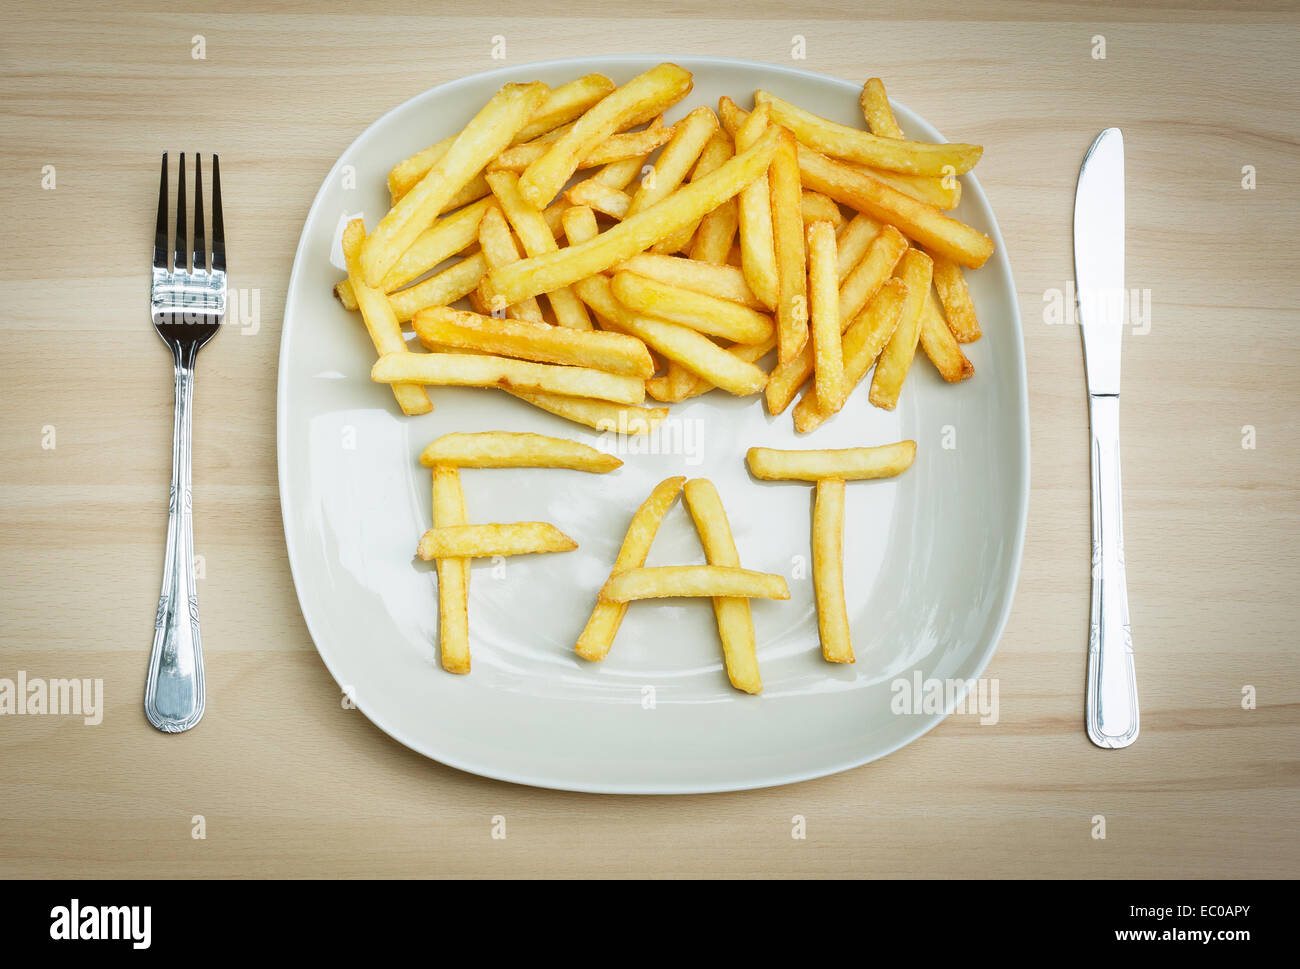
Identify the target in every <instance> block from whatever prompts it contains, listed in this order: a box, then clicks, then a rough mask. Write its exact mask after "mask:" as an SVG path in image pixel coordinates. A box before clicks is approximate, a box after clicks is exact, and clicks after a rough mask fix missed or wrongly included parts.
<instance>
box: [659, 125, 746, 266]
mask: <svg viewBox="0 0 1300 969" xmlns="http://www.w3.org/2000/svg"><path fill="white" fill-rule="evenodd" d="M735 153H736V151H735V146H734V145H733V143H732V141H731V138H730V136H728V135H727V134H726V133H725V132H722V131H717V132H714V134H713V139H712V140H711V141H710V142H709V144H708V145H707V146H706V147H705V149H704V152H703V153H702V154H701V155H700V160H699V162H697V163H696V165H695V171H694V172H693V173H692V175H691V180H692V181H694V180H696V179H699V178H703V177H704V176H705V175H707V174H709V173H710V172H712V171H713V170H714V169H715V168H720V167H722V165H723V164H724V163H725V162H726V161H728V160H729V159H730V158H732V157H733V156H734V155H735ZM739 205H740V203H739V201H738V200H737V199H735V198H729V199H727V200H726V201H725V202H723V203H722V204H721V205H719V206H718V207H717V208H715V209H714V210H713V211H712V212H708V213H706V214H705V215H704V217H703V218H702V219H700V222H699V227H698V228H697V229H696V230H695V232H694V236H695V239H694V241H693V242H692V243H691V253H690V254H691V258H692V259H695V260H699V261H700V262H706V263H712V264H714V265H718V266H721V265H725V264H726V262H727V256H728V255H729V254H730V252H731V244H732V242H734V241H735V238H736V230H737V228H739V226H740V209H739ZM674 251H676V250H674Z"/></svg>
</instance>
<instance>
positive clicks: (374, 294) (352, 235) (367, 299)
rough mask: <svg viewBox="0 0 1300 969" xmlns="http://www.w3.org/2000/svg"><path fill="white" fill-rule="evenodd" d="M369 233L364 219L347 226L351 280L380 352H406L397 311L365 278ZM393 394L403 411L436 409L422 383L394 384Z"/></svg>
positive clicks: (345, 252)
mask: <svg viewBox="0 0 1300 969" xmlns="http://www.w3.org/2000/svg"><path fill="white" fill-rule="evenodd" d="M365 235H366V226H365V223H364V222H362V221H361V220H360V219H353V220H352V221H351V222H349V223H348V224H347V227H346V228H345V229H344V230H343V256H344V259H345V260H346V261H347V265H348V282H349V284H350V286H351V289H352V293H353V295H354V297H355V298H356V301H357V306H358V308H359V309H360V310H361V318H362V319H363V320H364V321H365V324H366V331H367V332H368V333H369V334H370V342H371V343H373V344H374V345H375V350H376V352H378V353H380V354H385V353H394V354H396V353H406V340H405V339H404V338H403V337H402V325H401V324H400V323H399V322H398V321H397V317H396V316H395V315H394V314H393V308H392V306H391V305H389V302H388V298H387V297H386V296H384V294H383V293H382V292H381V291H380V290H378V289H373V288H371V287H370V286H367V285H366V284H365V282H364V281H363V280H362V278H361V262H360V258H361V246H362V241H363V240H364V239H365ZM393 396H394V397H396V398H397V403H398V405H399V406H400V407H401V408H402V413H403V414H407V415H411V414H427V413H429V411H431V410H433V404H432V403H430V402H429V395H428V394H427V393H425V390H424V388H423V387H421V386H419V385H418V384H409V383H404V384H393Z"/></svg>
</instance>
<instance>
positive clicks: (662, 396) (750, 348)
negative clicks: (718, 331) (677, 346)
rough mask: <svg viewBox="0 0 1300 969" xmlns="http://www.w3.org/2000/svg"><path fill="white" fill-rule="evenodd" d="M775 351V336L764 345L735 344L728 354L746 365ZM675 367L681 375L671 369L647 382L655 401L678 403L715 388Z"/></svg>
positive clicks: (648, 389)
mask: <svg viewBox="0 0 1300 969" xmlns="http://www.w3.org/2000/svg"><path fill="white" fill-rule="evenodd" d="M775 349H776V335H775V334H773V335H772V336H770V337H768V338H767V339H766V340H764V341H763V342H762V343H733V344H732V345H731V346H729V347H727V352H728V353H730V354H731V355H732V356H733V357H736V358H737V359H739V360H742V361H744V362H746V363H754V364H756V363H758V361H760V360H762V359H763V358H764V357H765V356H767V355H768V354H769V353H771V352H772V351H773V350H775ZM673 366H675V367H677V368H679V371H680V373H678V372H675V371H673V369H672V368H671V367H670V368H669V372H668V373H667V374H666V375H665V376H663V377H652V378H651V379H649V380H647V381H646V382H645V390H646V393H647V394H649V395H650V396H651V397H653V398H654V399H655V400H659V401H663V402H664V403H677V402H679V401H683V400H687V399H689V398H691V397H698V396H700V394H707V393H708V392H709V391H710V390H712V389H713V388H714V385H713V384H711V383H710V382H709V381H707V380H705V379H704V378H703V377H700V376H697V375H696V374H694V373H692V372H691V371H689V370H687V369H686V368H685V367H682V366H681V364H673ZM770 379H771V378H769V380H770Z"/></svg>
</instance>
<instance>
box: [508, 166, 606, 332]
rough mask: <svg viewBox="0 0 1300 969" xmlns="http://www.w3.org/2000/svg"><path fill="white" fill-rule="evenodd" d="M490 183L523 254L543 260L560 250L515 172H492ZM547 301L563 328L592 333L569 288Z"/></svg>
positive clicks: (560, 289)
mask: <svg viewBox="0 0 1300 969" xmlns="http://www.w3.org/2000/svg"><path fill="white" fill-rule="evenodd" d="M487 180H488V185H489V186H491V188H492V194H493V195H495V196H496V197H497V201H498V202H500V203H501V208H502V211H504V212H505V214H506V218H507V219H509V220H510V224H511V225H512V226H514V229H515V232H516V233H518V235H519V241H520V242H522V243H523V245H524V251H525V252H526V253H528V255H530V256H540V255H543V254H545V253H548V252H555V251H557V250H558V249H559V246H557V245H556V243H555V234H554V232H552V231H551V228H550V226H549V225H548V224H547V222H546V219H545V218H544V217H543V216H542V213H541V212H540V211H538V210H537V209H536V208H535V207H533V205H532V204H530V203H529V202H528V201H527V200H526V199H525V198H524V197H523V195H522V194H521V192H520V191H519V178H518V177H517V176H516V175H515V174H514V173H513V172H491V173H489V175H488V176H487ZM561 218H563V216H561ZM516 265H517V264H516ZM502 268H503V269H505V268H507V267H502ZM546 299H547V300H548V301H549V302H550V304H551V309H552V310H554V311H555V320H556V322H557V323H559V324H560V325H561V326H567V327H569V328H571V329H575V330H590V329H591V317H589V316H588V315H587V311H586V309H584V308H583V306H582V303H581V302H580V301H579V299H578V297H577V296H575V295H574V293H573V290H571V289H569V287H567V286H557V287H556V288H555V289H553V290H551V291H549V292H547V294H546Z"/></svg>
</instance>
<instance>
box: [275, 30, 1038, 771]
mask: <svg viewBox="0 0 1300 969" xmlns="http://www.w3.org/2000/svg"><path fill="white" fill-rule="evenodd" d="M664 62H671V63H676V64H681V65H683V66H685V67H686V68H687V69H688V70H691V67H690V65H691V64H699V65H709V66H716V65H725V66H727V67H740V68H749V69H753V70H757V71H761V72H764V73H772V72H775V73H777V74H784V75H787V76H794V77H800V78H805V79H813V80H816V81H818V82H826V81H830V82H832V83H834V84H837V85H844V86H848V87H852V86H853V82H852V81H846V80H844V79H842V78H839V77H835V76H833V75H830V74H824V73H821V72H818V71H810V70H805V69H803V68H797V67H790V66H788V65H784V64H770V63H766V62H764V61H755V60H750V59H744V58H734V57H717V56H714V55H709V54H646V53H624V54H593V55H585V56H582V57H560V58H551V59H548V60H542V61H529V62H527V63H521V64H510V65H505V66H502V67H497V68H492V69H491V70H487V71H478V72H476V73H473V74H466V75H463V76H461V77H457V78H453V79H452V80H450V81H444V82H443V83H441V84H436V85H434V86H433V87H430V88H426V89H425V90H423V91H420V92H418V93H416V94H414V95H412V96H411V97H409V98H407V99H405V100H404V101H401V102H399V103H397V104H395V105H393V107H391V108H389V109H388V110H387V111H385V112H384V113H383V114H381V115H380V116H379V117H377V118H376V119H375V120H374V121H372V122H371V123H370V124H369V125H367V126H366V127H365V128H364V129H362V130H361V131H360V132H359V133H358V134H357V136H356V137H355V138H353V139H352V141H351V142H349V143H348V146H347V147H346V148H344V149H343V151H342V152H341V153H340V154H339V156H338V158H336V159H335V160H334V164H333V165H331V166H330V169H329V171H328V172H327V173H326V174H325V176H324V178H323V179H322V180H321V184H320V187H319V188H318V189H317V190H316V194H315V196H314V197H313V199H312V202H311V206H310V207H309V208H308V210H307V215H306V216H305V217H304V219H303V224H302V229H301V230H300V231H299V234H298V245H297V247H296V248H295V249H294V255H293V267H292V269H291V270H290V272H289V282H288V285H287V286H286V288H285V305H284V310H283V311H282V313H281V317H280V320H281V323H280V347H279V351H278V356H277V362H276V433H275V444H276V486H277V490H278V492H279V500H280V520H281V526H282V528H283V529H284V540H285V554H286V556H287V558H288V560H289V574H290V576H291V577H292V579H293V591H294V596H295V598H296V599H297V600H298V611H299V613H300V614H301V616H302V620H303V624H304V625H305V626H306V627H307V634H308V635H309V636H310V637H311V641H312V646H313V647H315V649H316V653H317V655H318V656H319V657H320V659H321V662H322V663H324V665H325V669H326V670H327V671H328V672H329V674H330V676H331V677H333V679H334V681H335V683H336V684H339V686H340V688H341V687H342V683H343V681H342V679H341V678H340V677H339V675H338V673H337V672H336V671H335V669H334V667H333V666H332V665H331V663H330V659H329V657H328V656H326V655H325V651H324V650H323V649H322V648H321V645H320V638H319V636H318V635H317V632H316V629H315V628H314V627H313V624H312V620H311V617H310V616H309V615H308V610H307V609H306V607H305V605H304V604H303V596H302V592H301V589H300V583H299V579H298V573H297V568H296V566H295V560H296V554H295V550H294V539H293V535H292V532H291V529H290V527H289V519H290V515H289V504H290V502H291V501H292V499H287V498H286V494H287V491H286V476H287V473H286V460H285V453H286V444H287V438H288V418H287V415H286V413H285V411H286V404H285V400H286V395H285V385H286V383H287V369H288V368H287V365H286V359H287V358H286V355H285V349H286V343H287V342H288V337H289V326H288V323H287V320H288V316H289V313H288V310H289V304H290V299H291V298H292V295H293V293H294V291H295V288H296V283H297V280H298V274H299V272H300V271H302V270H303V265H304V260H303V250H304V248H305V247H306V245H307V227H308V225H309V224H310V223H311V222H312V221H313V220H314V218H315V217H316V215H317V210H318V209H319V208H320V207H321V205H322V203H323V201H324V198H325V194H326V189H327V188H328V186H329V185H330V183H331V181H332V180H333V178H334V177H335V175H336V173H337V172H338V170H339V166H340V165H341V164H342V162H343V159H344V158H345V157H347V156H348V154H349V153H351V151H352V150H353V148H355V147H356V146H357V145H358V144H359V143H360V142H362V141H363V140H365V139H366V137H367V136H368V135H369V134H370V132H371V131H372V130H373V129H375V128H377V127H379V126H380V125H381V124H383V123H384V122H385V121H386V120H387V119H388V118H389V117H391V116H392V115H393V114H395V113H397V112H399V111H402V110H404V109H405V108H407V107H408V106H409V105H410V104H412V103H413V102H416V101H421V100H424V99H426V98H433V97H436V96H438V95H439V94H442V95H444V96H445V95H447V94H451V93H453V92H454V90H455V88H457V87H458V86H461V85H467V84H470V83H472V82H480V81H483V80H486V79H490V78H493V77H502V78H503V79H507V80H515V79H517V78H518V77H519V76H520V73H521V72H526V71H530V70H538V69H546V68H561V67H571V68H574V69H577V70H580V71H582V70H583V68H584V65H592V64H596V63H600V64H602V65H608V64H610V63H617V64H628V65H642V64H649V66H653V65H654V64H656V63H664ZM595 69H596V68H594V67H592V68H591V70H595ZM645 69H649V68H648V67H647V68H645ZM584 72H586V71H584ZM692 73H694V72H693V71H692ZM503 83H504V81H503ZM890 102H891V103H892V104H894V105H897V106H900V107H902V108H903V109H904V110H905V111H907V112H908V113H909V114H913V115H915V116H916V117H918V118H921V119H922V120H924V116H922V115H919V114H916V112H913V111H911V110H910V109H908V108H907V106H906V104H905V103H904V102H902V101H898V100H896V99H895V98H892V97H891V98H890ZM926 123H927V124H930V123H929V122H928V121H927V122H926ZM930 126H931V127H934V126H933V125H930ZM935 130H937V129H935ZM940 137H941V138H942V137H943V136H942V134H941V135H940ZM944 140H945V141H946V139H944ZM964 177H965V178H968V179H970V182H971V184H972V186H973V187H975V188H976V189H977V190H978V193H979V195H980V197H981V198H983V200H984V201H985V203H986V205H987V207H988V214H989V226H988V230H989V235H990V237H991V238H992V239H993V243H994V257H993V258H994V260H996V262H995V263H994V265H995V266H997V267H998V268H999V269H1000V270H1001V272H1002V274H1003V275H1005V277H1006V289H1007V291H1008V292H1009V293H1010V294H1011V299H1010V300H1009V305H1010V320H1011V323H1012V327H1013V330H1014V333H1015V336H1016V337H1017V339H1016V340H1015V341H1014V346H1013V347H1012V352H1013V357H1014V359H1013V363H1014V365H1015V369H1016V372H1017V374H1018V376H1019V378H1020V380H1019V384H1020V386H1019V391H1020V392H1019V395H1018V398H1019V399H1018V401H1017V403H1018V405H1019V406H1018V410H1019V414H1020V416H1021V420H1020V421H1018V422H1017V424H1016V428H1017V432H1018V436H1019V438H1020V440H1019V444H1020V454H1021V455H1022V456H1023V457H1022V460H1021V462H1020V469H1019V475H1018V479H1019V485H1020V489H1019V490H1020V494H1019V500H1018V502H1017V509H1016V511H1017V514H1016V529H1015V536H1014V538H1013V543H1012V544H1013V547H1012V552H1011V559H1010V562H1009V569H1010V581H1009V582H1008V583H1007V584H1006V594H1005V597H1004V599H1003V602H1002V606H1001V609H1000V610H999V614H998V616H997V620H996V622H995V623H994V627H993V630H994V631H993V634H992V635H991V636H990V637H989V638H988V640H987V642H986V643H985V645H984V647H983V649H982V650H981V651H980V653H979V654H978V655H977V656H976V657H975V663H974V676H972V677H971V678H970V679H968V680H967V681H966V682H965V684H964V685H963V688H962V689H961V690H960V691H959V692H958V693H957V694H956V695H955V702H956V704H960V703H962V702H963V701H964V700H965V698H966V695H967V693H968V692H969V688H970V686H971V684H973V683H975V682H976V681H977V680H978V679H980V678H981V677H982V676H983V674H984V671H985V669H987V667H988V664H989V663H990V662H991V661H992V659H993V654H994V653H995V652H996V651H997V648H998V645H999V644H1000V643H1001V641H1002V635H1003V633H1004V632H1005V631H1006V626H1007V623H1008V621H1009V620H1010V618H1011V610H1012V607H1013V606H1014V605H1015V599H1016V592H1017V591H1018V588H1019V583H1020V571H1021V566H1022V562H1023V557H1024V546H1025V534H1026V531H1027V526H1028V518H1029V488H1030V465H1031V461H1030V451H1029V448H1030V434H1029V418H1030V414H1029V375H1028V369H1027V367H1026V364H1025V340H1024V325H1023V322H1022V320H1021V316H1020V304H1019V299H1018V291H1017V289H1016V285H1015V278H1014V276H1013V274H1012V271H1011V260H1010V258H1009V256H1008V255H1007V249H1006V241H1005V239H1004V238H1003V236H1002V228H1001V226H1000V225H999V223H998V220H997V215H996V213H995V212H994V208H993V204H992V202H991V201H989V198H988V194H987V193H986V192H985V191H984V189H983V187H982V186H981V185H980V184H979V180H978V178H977V177H976V175H975V173H974V172H973V171H972V172H968V173H967V174H966V175H965V176H964ZM353 702H354V704H355V705H356V708H357V709H358V710H359V711H360V712H361V713H362V714H363V715H364V716H365V717H366V719H367V720H369V721H370V722H371V723H372V724H373V725H374V726H376V727H378V728H379V729H380V730H381V731H383V733H385V734H386V735H387V736H389V737H390V738H392V739H393V740H395V741H397V742H398V743H400V744H401V745H402V746H404V747H406V748H408V749H410V750H412V751H414V752H415V753H418V754H420V755H421V756H423V757H427V758H428V759H430V760H433V761H436V762H438V763H440V764H443V765H445V766H447V767H451V768H453V769H455V770H460V771H464V772H465V773H468V774H473V775H476V776H479V777H486V778H490V779H492V780H496V781H503V782H506V783H510V784H519V785H522V786H526V787H535V788H541V789H546V790H559V791H573V792H577V793H585V794H659V795H669V794H714V793H718V794H720V793H727V792H733V791H748V790H761V789H765V788H772V787H783V786H787V785H790V784H797V783H801V782H803V781H810V780H815V779H817V778H821V777H831V776H834V775H835V774H841V773H844V772H845V771H850V770H854V769H855V768H858V767H862V766H864V765H866V764H869V763H872V762H873V761H876V760H880V759H881V758H884V757H888V756H889V755H890V754H893V753H896V752H897V751H899V750H901V749H902V748H903V747H906V746H908V745H909V744H912V743H914V742H915V741H917V740H919V739H920V738H921V737H923V736H925V735H926V734H927V733H929V732H930V731H931V730H933V729H934V728H935V727H937V726H938V725H939V724H940V723H942V722H943V721H944V720H945V719H946V718H947V716H948V714H947V713H937V714H928V715H925V716H924V717H923V718H917V719H918V721H919V722H918V725H917V727H916V729H914V730H912V731H910V732H908V733H906V734H905V735H904V736H903V738H902V739H901V740H899V741H898V742H897V743H896V744H894V745H892V746H890V747H888V748H887V749H884V750H881V751H878V752H874V753H870V754H867V755H866V756H863V757H853V758H850V759H849V760H848V761H846V762H844V763H840V764H837V765H835V766H831V767H829V768H827V767H822V766H818V767H814V768H810V769H807V770H800V771H788V772H785V773H783V774H781V775H780V776H777V777H767V778H763V779H759V780H755V781H745V782H739V783H721V784H719V783H708V782H703V783H689V782H685V783H684V782H680V781H679V782H676V783H671V784H668V783H663V782H657V783H648V784H647V783H640V784H631V783H603V784H582V783H573V782H565V781H562V780H561V781H557V780H555V779H549V778H547V777H543V776H528V775H523V774H519V773H518V772H512V771H508V770H500V769H494V768H493V767H492V765H482V764H475V763H469V762H466V761H464V760H462V759H461V758H459V757H457V756H456V755H454V754H452V755H448V754H446V753H445V752H442V751H436V752H435V751H434V750H433V749H432V748H431V746H430V745H428V744H425V743H423V742H421V741H417V740H414V739H412V738H409V737H407V736H404V735H403V732H402V731H401V730H400V729H399V728H397V727H395V726H393V725H392V724H391V723H386V722H384V721H383V719H382V718H380V717H378V716H377V715H376V714H374V713H372V712H371V711H370V710H368V709H366V704H363V703H362V702H361V700H360V698H359V697H357V698H354V699H353Z"/></svg>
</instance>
